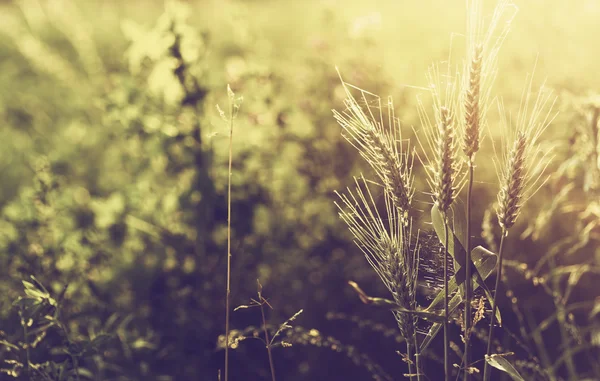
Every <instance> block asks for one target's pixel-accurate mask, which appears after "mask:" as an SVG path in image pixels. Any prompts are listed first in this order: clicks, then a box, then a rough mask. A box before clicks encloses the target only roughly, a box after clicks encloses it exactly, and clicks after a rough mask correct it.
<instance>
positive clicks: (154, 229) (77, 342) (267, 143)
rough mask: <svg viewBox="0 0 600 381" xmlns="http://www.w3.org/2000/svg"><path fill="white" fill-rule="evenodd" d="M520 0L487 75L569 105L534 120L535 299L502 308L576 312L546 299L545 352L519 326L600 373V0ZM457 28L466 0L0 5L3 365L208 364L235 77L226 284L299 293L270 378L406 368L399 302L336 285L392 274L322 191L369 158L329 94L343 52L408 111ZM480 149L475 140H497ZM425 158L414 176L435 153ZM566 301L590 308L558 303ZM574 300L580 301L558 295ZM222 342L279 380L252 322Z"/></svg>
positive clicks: (41, 369) (289, 304) (250, 315)
mask: <svg viewBox="0 0 600 381" xmlns="http://www.w3.org/2000/svg"><path fill="white" fill-rule="evenodd" d="M490 3H491V2H490ZM493 5H494V4H487V3H486V12H488V13H486V14H489V12H490V11H491V9H492V7H493ZM517 5H518V6H519V8H520V11H519V13H518V15H517V18H516V20H515V22H514V24H513V25H514V26H513V29H512V31H511V33H510V34H509V36H508V38H507V40H506V42H505V44H504V47H503V49H502V51H501V54H500V63H499V77H498V80H497V81H496V88H495V89H494V93H495V94H498V95H499V96H501V97H503V99H504V103H505V105H506V107H507V109H511V108H514V107H515V106H517V105H518V101H519V99H520V91H521V89H522V87H523V83H524V81H525V78H526V74H527V73H528V72H531V70H532V69H533V67H534V66H535V67H536V78H539V79H540V81H539V82H541V80H542V79H543V78H547V86H549V87H551V88H553V89H554V90H555V92H556V93H557V94H558V95H559V104H560V106H559V108H560V110H561V113H560V115H559V117H558V118H557V119H555V121H554V122H553V124H552V125H551V126H550V128H549V130H548V132H547V134H546V137H545V138H546V141H547V142H548V143H547V144H549V146H553V147H555V160H554V161H553V163H552V164H551V166H550V168H551V171H550V172H551V173H553V175H552V177H551V178H550V180H549V181H548V183H547V184H546V186H545V187H544V188H543V189H542V190H540V192H539V193H538V194H537V195H536V197H535V198H534V199H532V200H530V202H529V203H528V206H527V208H526V209H525V211H524V214H523V216H522V217H521V219H520V220H519V223H518V224H517V226H516V227H515V228H514V229H513V231H514V233H512V232H511V237H510V238H511V239H509V240H508V241H509V242H508V245H509V247H508V254H507V255H508V259H510V260H513V261H515V262H511V263H513V265H514V266H513V268H514V271H508V274H507V277H508V283H509V284H510V286H511V288H512V289H513V290H514V295H515V301H517V298H518V301H517V305H518V308H516V309H517V310H518V309H519V308H520V309H521V310H522V311H525V312H522V313H523V319H524V320H523V321H521V320H519V318H518V316H520V315H519V314H517V315H518V316H517V315H515V317H513V319H512V320H509V323H508V324H509V326H510V323H511V322H512V323H514V331H515V332H518V331H519V330H520V328H519V327H522V328H524V329H526V330H528V332H529V331H533V332H534V333H535V330H534V327H535V326H537V325H538V324H539V323H540V322H542V321H544V319H545V318H546V317H548V316H555V317H560V316H562V317H563V318H566V320H564V319H557V320H558V321H562V323H561V324H562V327H567V328H568V332H567V333H566V336H565V335H562V336H561V335H559V334H558V333H557V334H553V332H557V330H556V329H553V327H554V328H556V327H555V326H553V324H555V323H554V321H551V322H549V323H548V324H549V325H548V326H545V327H544V328H547V329H548V330H547V331H545V332H549V333H546V334H545V335H544V340H545V342H544V343H542V345H541V347H542V348H545V349H546V353H543V354H542V353H539V345H538V346H536V344H539V343H536V340H537V339H536V337H534V336H535V335H529V334H527V335H529V337H530V339H531V347H532V348H533V351H534V354H533V355H531V357H536V358H534V359H532V358H531V357H530V356H529V354H527V353H525V354H522V355H523V358H524V359H526V360H527V363H528V364H531V363H535V360H536V359H537V360H538V361H539V363H541V364H542V366H544V365H548V364H552V363H556V362H557V359H560V356H561V354H562V353H563V350H564V348H565V347H561V343H563V344H565V345H567V344H566V343H565V338H569V339H568V345H567V347H570V346H573V347H577V348H580V349H579V351H578V352H576V353H575V354H574V361H575V364H574V366H575V368H576V372H577V374H579V375H580V377H581V378H576V377H575V378H574V376H573V373H572V370H571V369H568V367H567V366H563V365H562V364H563V363H561V362H560V361H558V364H559V365H558V366H557V369H556V373H555V377H556V378H557V379H561V378H562V379H584V378H585V377H587V378H588V379H597V378H594V377H598V375H600V373H598V372H597V364H596V363H595V361H592V360H590V358H588V357H586V356H585V353H586V352H587V353H592V354H593V355H594V354H595V355H596V358H598V356H597V354H598V345H599V342H600V341H599V340H598V335H600V325H599V324H600V323H599V319H600V314H599V312H600V309H599V308H598V302H597V301H596V305H595V306H594V303H593V301H594V298H596V300H597V298H598V296H599V294H598V286H597V284H598V283H597V282H598V271H597V269H598V262H599V261H600V250H598V239H599V236H598V229H599V228H598V222H599V221H600V212H598V208H599V206H598V205H599V204H598V200H599V199H598V197H597V196H598V193H597V191H598V189H599V188H598V185H597V184H596V183H595V181H597V180H598V179H600V177H599V176H598V173H597V170H598V166H597V165H594V164H595V162H594V161H593V159H594V155H596V158H597V152H598V151H597V150H598V146H597V144H594V142H595V141H596V140H595V139H597V138H598V135H597V134H596V135H595V136H594V134H593V128H592V126H593V124H592V122H591V121H592V120H593V116H594V112H595V111H594V110H597V109H598V107H599V106H600V105H599V104H598V98H594V97H593V94H594V91H595V90H597V89H599V88H600V77H599V76H597V75H596V74H595V73H596V72H597V62H598V57H599V52H598V51H597V49H595V46H596V44H595V40H594V36H597V35H598V34H599V33H600V26H599V24H598V23H597V20H598V17H599V16H600V5H598V4H597V2H595V1H580V2H578V3H577V5H573V4H571V3H570V2H565V1H560V0H552V1H548V0H544V1H542V0H539V1H535V0H532V1H526V2H525V1H523V2H518V3H517ZM464 25H465V7H464V3H463V2H460V1H453V2H448V1H443V0H422V1H419V2H392V1H370V2H359V1H352V2H348V1H343V2H342V1H333V0H331V1H316V0H314V1H313V0H309V1H302V2H297V1H267V0H260V1H259V0H255V1H223V0H215V1H208V0H206V1H195V2H190V3H183V4H182V3H175V2H167V3H166V4H164V3H163V2H158V1H126V2H121V1H97V2H93V1H85V2H76V1H73V0H56V1H42V0H23V1H4V2H0V139H1V140H0V168H1V173H2V181H1V182H0V269H1V270H0V271H1V272H2V278H1V280H0V344H3V346H0V360H3V363H1V364H0V368H2V369H4V370H5V371H4V372H3V373H2V374H1V375H0V379H4V378H6V379H12V377H21V378H22V379H29V378H34V377H42V376H41V375H42V374H44V375H46V376H47V377H50V379H65V380H66V379H76V378H75V377H76V371H75V370H74V369H77V368H81V369H84V370H87V371H88V373H85V371H84V370H80V372H79V376H80V377H81V378H82V379H84V378H86V377H89V378H91V379H97V380H104V379H111V380H112V379H114V380H142V379H143V380H192V379H203V380H204V379H206V380H216V379H217V375H218V370H219V369H221V368H222V367H223V351H222V345H221V346H219V335H222V334H223V333H224V316H225V313H224V310H225V308H224V295H225V275H226V272H225V264H226V255H225V253H226V236H227V235H226V233H227V232H226V222H227V221H226V216H227V214H226V212H227V210H226V205H227V203H226V196H227V194H226V185H227V154H228V151H227V136H228V131H227V128H226V125H225V124H224V123H223V121H222V120H221V118H220V116H219V113H218V112H217V110H216V108H215V104H217V103H218V104H220V105H221V106H223V107H224V106H225V105H226V104H227V92H226V86H227V84H230V85H231V88H232V89H233V91H234V92H235V93H236V94H237V95H241V96H243V98H244V101H243V104H242V108H241V110H240V112H239V114H238V117H237V119H236V125H235V131H234V146H233V150H234V164H233V177H232V181H233V189H232V192H233V194H232V198H233V199H232V209H233V220H232V225H233V233H232V236H233V248H232V253H233V255H234V258H233V268H232V273H233V281H232V290H233V294H232V301H233V305H234V306H238V305H242V304H248V303H249V301H250V298H255V295H256V290H257V286H256V280H257V279H259V280H260V282H261V284H262V286H263V290H262V295H264V296H265V297H266V298H267V299H268V302H269V304H270V305H271V306H273V309H267V310H268V312H267V313H268V320H269V322H271V323H272V324H274V325H276V326H278V325H279V324H281V323H283V322H284V321H285V320H286V319H288V318H289V317H291V316H292V315H294V314H295V313H296V312H297V311H299V310H300V309H303V313H302V314H301V315H299V316H298V317H297V319H296V320H295V321H294V322H293V323H292V325H293V326H294V327H295V328H294V329H293V330H289V331H288V336H286V337H287V338H286V339H285V340H287V341H289V342H292V344H293V346H292V347H291V348H277V349H275V350H274V351H273V353H274V357H275V359H274V360H275V361H274V362H275V367H276V369H277V372H278V376H279V377H281V379H285V380H338V379H339V380H345V379H368V378H369V377H370V374H371V373H378V372H380V370H378V368H373V367H372V366H371V365H370V362H369V359H368V358H367V356H368V357H369V358H370V359H372V360H373V361H374V363H377V364H379V365H380V366H381V367H382V370H381V374H383V372H385V373H387V374H392V375H395V376H394V379H398V378H401V377H400V376H399V375H401V374H402V373H403V372H406V368H405V364H404V363H403V362H402V361H401V358H400V357H399V356H398V355H397V354H396V353H395V351H396V350H401V348H403V347H402V346H401V345H400V344H399V343H397V342H396V340H397V337H396V333H395V331H394V329H393V328H394V321H393V317H392V316H391V314H389V313H387V312H386V311H374V310H372V309H369V308H367V307H366V306H364V305H362V304H361V303H360V302H359V300H358V299H357V297H356V295H355V294H354V293H353V291H352V290H351V289H350V288H349V287H348V286H347V281H348V280H355V281H357V282H358V283H360V284H361V285H362V286H363V287H365V288H368V289H369V292H370V293H371V294H379V295H384V294H385V290H384V288H383V287H382V285H380V284H379V282H378V281H377V279H376V278H377V277H376V274H375V273H374V272H373V271H372V270H371V269H370V268H369V266H368V265H367V263H366V261H365V259H364V257H363V255H362V254H361V253H360V251H359V250H358V249H357V248H356V247H354V245H353V243H352V240H351V237H350V235H349V234H348V232H347V231H346V229H345V226H343V223H341V221H340V220H339V218H338V216H337V211H336V208H335V205H334V204H333V201H334V200H335V195H334V191H335V190H336V189H337V190H342V189H344V188H345V187H347V186H350V185H352V176H353V175H357V174H359V173H360V172H361V171H367V167H366V166H364V165H363V163H361V162H360V160H359V159H360V158H359V156H358V154H357V152H356V151H355V150H354V149H353V148H352V147H351V146H350V145H349V144H347V142H345V141H344V139H343V138H342V137H341V133H340V132H341V131H340V130H341V129H340V127H339V126H338V125H337V123H336V121H335V119H334V118H333V116H332V113H331V109H332V108H336V109H340V108H342V107H343V104H342V102H343V99H344V97H345V95H344V92H343V89H342V86H341V82H340V80H339V78H338V74H337V73H336V71H335V66H336V65H337V66H338V67H339V68H340V71H341V72H342V75H343V76H344V79H345V80H346V81H347V82H349V83H353V84H356V85H358V86H360V87H361V88H364V89H367V90H369V91H371V92H373V93H376V94H379V95H381V96H382V97H384V96H387V95H392V96H394V99H395V104H396V108H397V110H396V111H397V116H398V117H399V118H400V120H401V123H402V124H403V125H404V126H405V127H407V128H408V129H407V131H410V128H409V126H411V125H412V126H416V127H418V124H419V123H418V122H419V121H418V114H417V108H416V104H417V99H418V97H419V96H423V94H426V90H424V88H425V87H426V86H427V85H428V84H427V79H426V76H425V73H426V70H427V67H428V65H429V64H430V63H432V62H434V61H439V60H443V59H445V58H446V57H448V54H449V52H450V51H452V52H453V54H455V53H454V52H456V54H457V55H460V54H461V52H462V51H464V37H463V36H462V35H461V33H463V31H464V30H465V28H464ZM594 102H595V103H594ZM596 120H597V119H596ZM490 125H491V126H492V128H491V130H490V133H489V135H490V136H491V138H497V136H494V131H495V130H494V127H493V126H494V121H493V120H492V121H490ZM589 131H592V132H589ZM596 133H597V131H596ZM490 136H488V137H490ZM491 147H492V144H491V142H490V140H487V141H486V142H485V143H484V146H483V148H482V151H483V153H482V154H481V155H483V156H484V157H487V158H491V157H492V150H491ZM486 155H487V156H486ZM485 163H487V164H485ZM479 166H480V167H478V169H477V171H478V174H481V177H479V178H478V179H479V180H480V182H478V183H477V184H475V191H474V194H475V195H476V199H475V200H474V203H475V205H476V207H475V208H474V212H473V213H474V221H482V220H483V216H484V212H485V209H486V207H487V206H488V205H489V204H490V203H491V202H492V201H493V199H494V197H495V194H496V191H497V186H496V181H497V180H496V175H495V172H494V169H493V164H492V162H491V160H487V161H486V160H480V161H479ZM415 173H416V175H417V188H418V189H422V190H425V189H426V187H425V178H424V172H423V170H422V169H421V168H415ZM420 175H421V176H420ZM599 184H600V182H599ZM417 197H418V198H419V199H420V200H422V201H426V200H428V196H427V195H424V194H420V195H417ZM422 207H423V208H426V207H427V205H426V204H422ZM480 233H481V230H480V228H479V227H477V228H476V229H475V232H474V235H475V236H476V237H479V236H480ZM478 240H479V238H478ZM480 241H481V242H478V244H479V243H482V242H483V240H480ZM549 253H551V255H549ZM548 258H553V259H548ZM517 262H518V263H517ZM520 263H525V264H526V265H527V266H525V265H520ZM538 263H539V264H540V265H539V268H538V267H535V266H536V264H538ZM570 265H575V266H574V267H567V266H570ZM583 265H585V266H583ZM557 266H559V267H560V268H562V269H566V270H561V271H559V270H556V268H557ZM574 273H575V274H579V275H577V276H573V275H572V274H574ZM552 274H558V275H556V276H553V275H552ZM31 275H33V276H34V277H35V279H37V281H39V283H41V285H43V286H45V288H46V290H44V289H43V288H42V286H41V285H37V284H36V283H35V282H34V281H33V280H32V279H31V278H30V276H31ZM23 280H26V281H28V282H31V283H29V284H26V285H25V286H26V288H27V289H28V291H29V292H27V294H25V292H24V289H23V283H22V281H23ZM554 280H556V282H553V281H554ZM549 284H552V285H553V287H550V286H548V285H549ZM67 285H68V287H67V288H66V289H65V286H67ZM567 290H568V291H567ZM565 292H568V293H569V297H565ZM20 296H21V297H23V296H26V298H25V299H21V300H20V301H19V302H18V303H16V304H13V302H14V301H15V300H17V299H18V298H19V297H20ZM575 302H585V303H584V307H582V308H579V309H577V310H571V309H568V308H567V307H566V306H567V305H568V304H569V303H575ZM502 303H505V304H507V305H510V304H511V303H510V299H508V300H507V301H504V302H501V304H502ZM561 306H562V307H564V308H566V311H568V312H569V313H564V314H562V315H561V314H557V311H559V310H560V308H559V307H561ZM501 307H502V305H501ZM507 310H510V307H508V309H507ZM571 312H572V313H571ZM48 314H49V315H51V316H50V317H48ZM527 318H530V320H531V326H528V327H526V328H525V327H523V324H522V323H523V322H524V321H525V320H527ZM357 322H358V323H357ZM260 325H261V319H260V313H259V311H258V310H256V309H242V310H238V311H236V312H234V313H232V327H233V328H234V329H236V330H244V329H246V328H247V327H249V326H254V327H259V326H260ZM302 327H304V329H303V328H302ZM249 332H250V331H249ZM104 334H106V335H104ZM248 334H250V333H248ZM527 335H525V336H527ZM294 343H295V344H294ZM221 344H222V343H221ZM300 344H307V345H311V347H305V346H303V345H300ZM314 346H320V347H321V348H315V347H314ZM508 348H509V349H511V350H514V351H516V350H515V349H514V348H512V347H511V346H510V345H509V346H508ZM536 348H537V349H536ZM594 351H595V352H594ZM337 352H341V353H337ZM231 356H232V358H231V364H232V365H231V375H230V378H231V379H232V380H240V379H243V380H253V379H267V378H268V377H269V365H268V362H267V357H266V352H265V351H264V345H263V344H261V343H260V342H259V341H258V340H247V341H244V342H243V343H239V346H238V348H237V349H236V350H235V351H232V353H231ZM544 357H547V358H546V359H545V358H544ZM563 360H564V359H563ZM28 361H29V362H30V363H31V364H41V365H35V367H34V366H33V365H31V366H27V363H28ZM353 362H354V363H358V365H357V366H355V365H352V363H353ZM436 366H438V365H437V363H436V362H435V361H431V367H432V369H434V368H435V367H436ZM523 366H524V367H526V364H524V365H523ZM53 367H54V368H55V369H54V368H53ZM61 367H62V368H63V369H64V371H63V373H60V371H59V369H60V368H61ZM34 368H35V369H34ZM532 374H534V373H532ZM594 375H595V376H594ZM61 377H63V378H61ZM382 377H384V376H382ZM532 377H533V376H532ZM536 377H537V376H536ZM540 377H541V376H540ZM40 379H44V378H40ZM46 379H48V378H46ZM532 379H533V378H532Z"/></svg>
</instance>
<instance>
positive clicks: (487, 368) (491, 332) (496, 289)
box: [483, 228, 508, 381]
mask: <svg viewBox="0 0 600 381" xmlns="http://www.w3.org/2000/svg"><path fill="white" fill-rule="evenodd" d="M507 235H508V231H507V230H506V229H504V228H503V229H502V237H501V238H500V249H498V268H497V269H496V287H494V301H493V302H492V317H491V318H490V330H489V333H488V345H487V352H486V353H487V354H486V356H490V355H491V354H492V339H493V336H494V322H495V320H496V308H497V307H498V294H499V291H500V281H501V279H502V254H503V251H504V239H505V238H506V236H507ZM491 370H492V369H491V366H489V365H488V362H487V361H486V362H485V365H484V367H483V380H484V381H489V379H490V374H491Z"/></svg>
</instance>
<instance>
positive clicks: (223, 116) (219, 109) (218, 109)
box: [216, 105, 227, 122]
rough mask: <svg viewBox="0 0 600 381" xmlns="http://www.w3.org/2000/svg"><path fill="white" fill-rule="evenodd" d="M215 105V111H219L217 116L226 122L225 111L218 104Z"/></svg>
mask: <svg viewBox="0 0 600 381" xmlns="http://www.w3.org/2000/svg"><path fill="white" fill-rule="evenodd" d="M216 107H217V111H218V112H219V116H220V117H221V119H223V121H225V122H227V116H226V115H225V111H223V109H222V108H221V106H219V105H216Z"/></svg>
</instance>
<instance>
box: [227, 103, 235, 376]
mask: <svg viewBox="0 0 600 381" xmlns="http://www.w3.org/2000/svg"><path fill="white" fill-rule="evenodd" d="M233 107H234V99H230V100H229V174H228V179H227V293H226V299H225V309H226V311H225V381H228V378H229V310H230V309H231V308H230V299H231V167H232V162H233V146H232V142H233Z"/></svg>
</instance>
